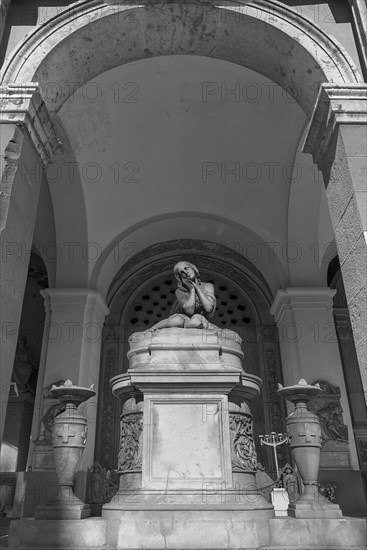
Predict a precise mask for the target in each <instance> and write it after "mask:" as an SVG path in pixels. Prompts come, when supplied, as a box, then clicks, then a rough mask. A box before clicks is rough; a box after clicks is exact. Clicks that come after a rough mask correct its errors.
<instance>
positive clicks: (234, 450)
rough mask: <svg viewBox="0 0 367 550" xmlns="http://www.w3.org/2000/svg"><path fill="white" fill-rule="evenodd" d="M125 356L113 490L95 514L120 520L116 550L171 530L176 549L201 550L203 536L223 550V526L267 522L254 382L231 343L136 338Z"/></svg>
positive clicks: (117, 383) (207, 337)
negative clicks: (257, 446) (260, 485)
mask: <svg viewBox="0 0 367 550" xmlns="http://www.w3.org/2000/svg"><path fill="white" fill-rule="evenodd" d="M128 357H129V362H130V367H129V370H128V372H127V373H126V374H123V375H119V376H116V377H114V378H113V379H112V380H111V385H112V391H113V393H114V394H115V395H116V396H117V397H119V398H120V400H121V401H122V403H123V408H122V416H121V444H120V453H119V473H120V479H121V481H120V490H119V492H118V493H117V495H116V497H115V498H114V499H113V501H112V502H110V503H108V504H105V505H104V506H103V511H102V518H106V519H119V521H120V526H121V528H120V533H119V538H118V540H117V545H118V547H119V548H120V547H121V548H130V547H131V548H136V547H145V546H144V545H147V544H149V541H150V543H151V544H154V540H155V539H154V534H152V533H155V530H157V537H158V536H159V537H162V529H163V527H162V525H163V524H165V525H166V524H167V525H168V523H169V524H170V525H171V527H170V529H174V531H175V532H176V537H177V538H176V539H175V541H176V542H175V544H178V545H179V546H180V544H181V547H188V546H187V544H188V538H187V537H189V538H190V537H192V541H191V543H190V544H192V545H195V544H196V546H193V547H197V548H200V547H201V543H200V541H201V538H202V537H204V538H205V537H208V536H212V537H214V539H215V538H216V540H217V544H218V545H219V546H217V547H221V541H222V544H223V547H226V544H227V543H226V542H225V541H226V540H227V538H226V537H227V536H228V529H229V528H230V527H229V524H230V522H232V521H234V520H236V519H238V520H241V521H243V520H244V519H246V518H247V519H254V520H255V519H256V520H259V519H262V518H272V517H274V509H273V506H272V505H271V504H270V503H269V502H267V501H266V500H265V498H264V497H263V496H262V495H261V494H260V493H259V491H258V490H257V488H256V482H255V474H256V468H257V458H256V450H255V446H254V441H253V435H252V416H251V412H250V408H249V402H250V401H251V399H252V398H253V397H254V396H256V395H257V394H258V393H259V391H260V385H261V380H260V379H259V378H257V377H256V376H251V375H247V374H246V373H244V371H243V370H242V365H241V360H242V357H243V354H242V351H241V346H240V340H239V337H238V335H237V334H235V333H234V332H231V331H221V330H219V329H218V330H217V331H212V330H202V329H179V328H167V329H162V330H159V331H157V332H147V333H137V334H135V335H133V336H132V337H131V339H130V352H129V353H128ZM200 518H201V521H202V524H201V525H202V527H201V528H200V529H199V531H200V532H199V531H198V529H197V528H196V529H195V530H194V531H193V530H191V531H190V529H188V527H187V525H188V523H190V522H191V523H192V525H193V524H196V525H200V521H199V519H200ZM144 525H145V526H146V529H147V530H148V531H150V534H149V535H148V534H145V533H144V527H143V526H144ZM190 533H191V534H190ZM214 539H213V540H214ZM190 540H191V539H190ZM203 540H204V539H203ZM129 544H130V545H131V546H129ZM139 545H140V546H139ZM152 547H153V546H152ZM190 547H191V546H190Z"/></svg>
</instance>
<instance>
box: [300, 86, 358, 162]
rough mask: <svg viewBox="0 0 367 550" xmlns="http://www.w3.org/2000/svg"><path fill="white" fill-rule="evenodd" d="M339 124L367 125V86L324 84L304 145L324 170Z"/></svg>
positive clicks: (305, 151)
mask: <svg viewBox="0 0 367 550" xmlns="http://www.w3.org/2000/svg"><path fill="white" fill-rule="evenodd" d="M340 124H354V125H358V124H363V125H366V126H367V84H366V83H361V84H348V85H345V86H343V85H341V86H339V85H336V84H332V83H324V84H321V87H320V90H319V93H318V96H317V100H316V104H315V107H314V110H313V113H312V117H311V121H310V126H309V129H308V133H307V136H306V139H305V143H304V146H303V152H304V153H311V154H312V158H313V160H314V162H315V163H316V164H317V166H318V168H319V169H320V170H321V169H322V168H323V159H324V158H325V156H326V155H325V154H326V153H327V151H328V148H329V145H330V144H331V141H332V138H333V135H334V132H335V130H336V128H337V127H338V126H339V125H340Z"/></svg>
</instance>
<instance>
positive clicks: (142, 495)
mask: <svg viewBox="0 0 367 550" xmlns="http://www.w3.org/2000/svg"><path fill="white" fill-rule="evenodd" d="M152 510H157V511H161V512H165V513H167V514H168V513H170V512H175V511H184V512H190V511H192V512H198V513H199V512H200V513H202V512H208V511H213V512H216V513H220V512H224V513H225V512H227V511H235V512H236V511H237V512H239V511H241V513H242V519H265V518H273V517H274V507H273V506H272V504H270V503H269V502H267V501H266V500H265V498H264V497H263V495H261V494H258V493H251V492H250V491H245V490H243V491H240V490H225V489H223V488H222V486H221V485H220V484H216V483H211V484H207V485H205V490H204V489H203V490H202V491H200V490H197V491H195V490H192V491H190V490H176V491H173V490H171V491H166V492H165V491H157V490H153V489H152V490H149V489H139V490H136V491H124V490H120V491H119V492H118V493H117V494H116V495H115V496H114V497H113V499H112V501H111V502H109V503H108V504H105V505H104V506H103V508H102V517H103V518H105V519H119V518H120V517H122V515H123V514H124V513H125V512H127V511H137V512H138V511H142V512H145V511H148V512H150V511H152Z"/></svg>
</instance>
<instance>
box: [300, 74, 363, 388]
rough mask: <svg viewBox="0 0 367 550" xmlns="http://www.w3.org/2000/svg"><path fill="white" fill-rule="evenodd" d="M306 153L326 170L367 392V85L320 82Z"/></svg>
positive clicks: (325, 174) (344, 279)
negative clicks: (337, 84) (321, 83)
mask: <svg viewBox="0 0 367 550" xmlns="http://www.w3.org/2000/svg"><path fill="white" fill-rule="evenodd" d="M304 152H306V153H311V154H312V156H313V159H314V162H315V163H316V164H317V166H318V167H319V169H320V170H321V171H322V172H323V175H324V181H325V186H326V195H327V199H328V204H329V209H330V215H331V221H332V224H333V228H334V232H335V242H336V246H337V250H338V256H339V262H340V266H341V271H342V275H343V281H344V286H345V293H346V297H347V303H348V308H349V314H350V317H351V323H352V329H353V335H354V341H355V344H356V350H357V356H358V362H359V368H360V372H361V378H362V383H363V387H364V390H365V392H366V391H367V337H366V334H367V330H366V327H367V286H366V273H367V84H354V85H348V86H336V85H334V84H323V85H322V86H321V89H320V92H319V95H318V98H317V101H316V105H315V109H314V112H313V115H312V119H311V123H310V128H309V131H308V135H307V137H306V141H305V145H304Z"/></svg>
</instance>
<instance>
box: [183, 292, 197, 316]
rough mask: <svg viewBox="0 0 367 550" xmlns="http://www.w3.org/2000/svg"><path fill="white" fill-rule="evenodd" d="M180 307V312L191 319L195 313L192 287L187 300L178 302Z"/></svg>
mask: <svg viewBox="0 0 367 550" xmlns="http://www.w3.org/2000/svg"><path fill="white" fill-rule="evenodd" d="M180 306H181V309H182V311H183V312H184V313H185V314H186V315H187V316H188V317H192V316H193V315H194V313H195V288H194V287H193V286H192V287H191V289H190V294H189V297H188V298H187V300H180Z"/></svg>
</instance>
